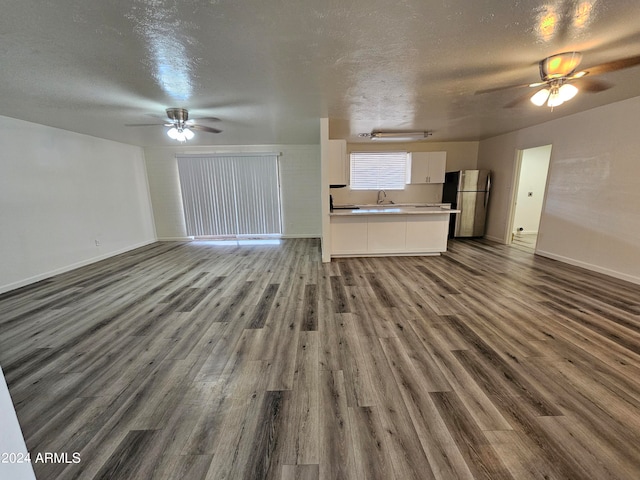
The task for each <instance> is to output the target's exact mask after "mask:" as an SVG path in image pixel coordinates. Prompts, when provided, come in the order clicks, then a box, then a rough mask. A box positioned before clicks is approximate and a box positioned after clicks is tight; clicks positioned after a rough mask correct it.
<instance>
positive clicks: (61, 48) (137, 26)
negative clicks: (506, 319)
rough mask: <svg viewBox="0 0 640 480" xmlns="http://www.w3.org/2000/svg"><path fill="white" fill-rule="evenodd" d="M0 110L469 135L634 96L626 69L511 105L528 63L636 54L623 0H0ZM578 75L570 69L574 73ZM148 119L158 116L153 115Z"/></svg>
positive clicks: (633, 20)
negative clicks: (545, 102) (183, 113)
mask: <svg viewBox="0 0 640 480" xmlns="http://www.w3.org/2000/svg"><path fill="white" fill-rule="evenodd" d="M1 1H2V3H1V6H2V16H0V115H4V116H8V117H15V118H19V119H23V120H28V121H32V122H37V123H41V124H45V125H51V126H55V127H59V128H63V129H67V130H72V131H76V132H81V133H86V134H89V135H95V136H98V137H103V138H108V139H112V140H117V141H120V142H124V143H130V144H136V145H143V146H149V145H169V144H173V143H175V141H173V140H170V139H169V138H168V137H167V136H166V135H165V130H166V129H165V128H163V127H127V126H125V125H126V124H132V123H153V122H155V121H156V119H155V118H154V117H153V115H157V116H159V117H163V114H164V110H165V109H166V108H167V107H185V108H188V109H189V111H190V116H191V117H198V116H215V117H219V118H220V119H221V121H220V122H216V123H204V124H205V125H210V126H213V127H216V128H220V129H222V130H223V132H222V133H220V134H209V133H202V132H197V133H196V138H194V140H192V141H191V142H189V143H191V144H200V145H205V144H272V143H298V144H307V143H317V142H319V118H320V117H328V118H329V119H330V135H331V137H333V138H347V139H349V140H350V141H355V140H357V134H358V133H361V132H371V131H372V130H375V129H384V130H394V129H395V130H430V131H432V132H433V136H432V137H431V138H430V140H431V141H453V140H478V139H482V138H486V137H490V136H493V135H496V134H499V133H502V132H507V131H512V130H515V129H519V128H522V127H525V126H529V125H533V124H537V123H541V122H545V121H548V120H551V119H554V118H558V117H560V116H564V115H567V114H572V113H575V112H578V111H582V110H587V109H590V108H593V107H596V106H599V105H603V104H606V103H611V102H614V101H618V100H622V99H625V98H630V97H634V96H638V95H640V81H639V80H640V67H639V66H636V67H632V68H627V69H624V70H621V71H617V72H610V73H607V74H603V75H599V76H598V79H600V80H603V81H606V82H608V83H610V84H612V85H614V86H613V87H612V88H610V89H609V90H606V91H604V92H600V93H595V94H594V93H584V92H581V93H579V94H578V96H577V97H576V98H575V99H573V100H572V101H571V102H569V103H567V104H564V105H562V106H560V107H558V108H556V109H554V111H553V112H552V111H550V109H548V108H538V107H534V106H533V105H531V104H530V103H528V102H526V103H523V104H522V105H521V106H518V107H515V108H504V107H505V105H507V104H508V103H509V102H511V101H513V100H514V99H516V98H519V97H520V96H522V95H523V94H527V93H529V95H530V94H531V93H532V91H533V90H532V89H530V88H528V87H522V88H520V89H509V90H502V91H498V92H493V93H485V94H482V95H474V92H476V91H477V90H483V89H488V88H492V87H497V86H502V85H510V84H528V83H531V82H535V81H538V80H539V73H538V65H537V63H538V61H539V60H540V59H542V58H544V57H546V56H549V55H552V54H555V53H560V52H564V51H572V50H578V51H581V52H582V53H583V55H584V57H583V61H582V65H581V67H589V66H592V65H596V64H599V63H603V62H609V61H611V60H615V59H618V58H626V57H630V56H637V55H640V21H639V19H640V2H639V1H638V0H547V1H540V0H513V1H507V0H475V1H469V0H394V1H390V0H387V1H383V0H328V1H318V0H242V1H238V0H233V1H232V0H208V1H204V0H202V1H199V0H111V1H104V0H54V1H51V2H41V1H38V0H22V1H20V2H14V1H9V0H1ZM578 86H579V83H578ZM158 123H162V120H161V119H160V118H159V119H158Z"/></svg>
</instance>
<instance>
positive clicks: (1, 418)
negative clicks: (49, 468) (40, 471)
mask: <svg viewBox="0 0 640 480" xmlns="http://www.w3.org/2000/svg"><path fill="white" fill-rule="evenodd" d="M12 453H13V454H18V455H20V458H24V455H26V454H27V453H28V452H27V446H26V445H25V443H24V438H23V437H22V430H20V425H19V424H18V417H16V413H15V410H14V409H13V402H12V401H11V396H10V395H9V389H8V388H7V383H6V382H5V380H4V374H3V373H2V369H1V368H0V455H3V454H12ZM2 460H3V459H2V458H0V478H6V479H11V480H35V478H36V477H35V475H34V473H33V468H32V467H31V463H26V462H23V463H21V462H12V461H9V462H7V463H5V462H2ZM7 460H11V458H7Z"/></svg>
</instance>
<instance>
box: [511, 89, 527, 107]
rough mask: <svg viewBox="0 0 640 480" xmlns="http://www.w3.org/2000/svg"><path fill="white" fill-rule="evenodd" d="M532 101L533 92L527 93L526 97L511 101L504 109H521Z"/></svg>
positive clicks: (522, 96)
mask: <svg viewBox="0 0 640 480" xmlns="http://www.w3.org/2000/svg"><path fill="white" fill-rule="evenodd" d="M530 99H531V92H527V93H526V94H524V95H520V96H519V97H518V98H516V99H514V100H511V101H510V102H509V103H507V104H506V105H505V106H504V108H516V107H521V106H523V105H526V104H527V102H529V100H530Z"/></svg>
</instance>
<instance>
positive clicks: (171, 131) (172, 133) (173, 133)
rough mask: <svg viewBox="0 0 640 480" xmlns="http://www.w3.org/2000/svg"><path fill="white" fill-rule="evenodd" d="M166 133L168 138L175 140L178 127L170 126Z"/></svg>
mask: <svg viewBox="0 0 640 480" xmlns="http://www.w3.org/2000/svg"><path fill="white" fill-rule="evenodd" d="M167 135H169V138H170V139H172V140H177V139H178V129H177V128H176V127H171V128H170V129H169V130H167Z"/></svg>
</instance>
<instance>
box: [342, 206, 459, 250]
mask: <svg viewBox="0 0 640 480" xmlns="http://www.w3.org/2000/svg"><path fill="white" fill-rule="evenodd" d="M458 212H459V210H451V208H450V207H449V206H448V205H429V204H426V205H364V206H360V207H358V208H353V209H334V210H333V211H332V212H331V213H330V223H331V256H332V257H358V256H392V255H440V253H442V252H446V251H447V236H448V232H449V220H450V217H451V214H452V213H458Z"/></svg>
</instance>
